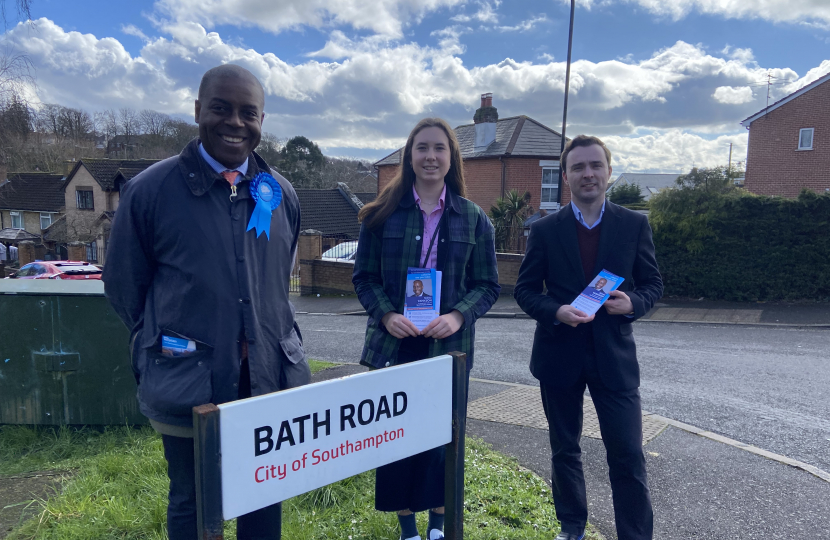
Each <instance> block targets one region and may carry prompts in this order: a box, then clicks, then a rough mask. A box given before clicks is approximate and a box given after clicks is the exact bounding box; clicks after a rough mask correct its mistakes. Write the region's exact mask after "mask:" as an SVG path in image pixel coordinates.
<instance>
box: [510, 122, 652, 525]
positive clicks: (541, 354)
mask: <svg viewBox="0 0 830 540" xmlns="http://www.w3.org/2000/svg"><path fill="white" fill-rule="evenodd" d="M610 161H611V152H610V151H609V150H608V149H607V148H606V146H605V144H603V143H602V141H600V140H599V139H597V138H596V137H587V136H584V135H580V136H578V137H576V138H575V139H573V140H572V141H570V142H569V143H568V145H567V146H566V147H565V150H564V152H563V153H562V158H561V166H562V167H563V171H564V174H563V177H564V180H565V182H566V183H567V184H568V186H569V187H570V190H571V195H572V202H571V203H570V204H568V205H567V206H565V207H563V208H562V209H561V210H560V211H559V212H557V213H556V214H553V215H550V216H547V217H545V218H543V219H540V220H539V221H537V222H536V223H534V224H533V226H532V227H531V230H530V237H529V238H528V243H527V254H526V255H525V259H524V261H523V262H522V266H521V269H520V271H519V278H518V280H517V282H516V288H515V293H514V295H515V297H516V301H517V302H518V304H519V306H521V308H522V309H523V310H524V311H525V312H526V313H527V314H528V315H530V316H531V317H533V318H534V319H536V321H537V324H536V334H535V337H534V341H533V352H532V354H531V359H530V371H531V373H533V376H534V377H536V378H537V379H539V382H540V386H541V392H542V404H543V405H544V408H545V414H546V416H547V419H548V425H549V427H550V444H551V450H552V454H553V456H552V464H553V467H552V476H553V478H552V480H553V482H552V483H553V500H554V504H555V506H556V514H557V518H558V519H559V521H560V523H561V524H562V533H561V534H560V535H559V536H557V537H556V540H579V539H581V538H582V537H583V535H584V531H585V524H586V522H587V519H588V506H587V499H586V496H585V478H584V476H583V472H582V459H581V449H580V446H579V439H580V436H581V434H582V402H583V394H584V392H585V388H586V386H587V388H588V390H589V391H590V393H591V399H592V400H593V402H594V405H595V407H596V410H597V416H598V417H599V424H600V430H601V432H602V440H603V443H604V444H605V449H606V451H607V454H608V465H609V476H610V479H611V489H612V493H613V501H614V514H615V521H616V525H617V535H618V538H619V539H620V540H635V539H636V540H641V539H651V538H652V531H653V513H652V508H651V498H650V496H649V490H648V485H647V482H646V466H645V457H644V455H643V447H642V440H643V429H642V410H641V408H640V392H639V389H638V388H639V385H640V373H639V366H638V364H637V356H636V350H635V345H634V337H633V336H632V328H631V323H632V322H634V321H635V320H637V319H638V318H639V317H642V316H643V315H645V314H646V313H647V312H648V311H649V310H650V309H651V307H652V306H653V305H654V302H655V301H657V299H659V298H660V296H661V295H662V294H663V282H662V279H661V278H660V272H659V271H658V269H657V262H656V260H655V258H654V244H653V242H652V238H651V228H650V227H649V224H648V220H647V219H646V217H645V216H644V215H642V214H639V213H636V212H632V211H631V210H627V209H625V208H622V207H620V206H617V205H615V204H613V203H611V202H608V201H606V200H605V190H606V188H607V186H608V179H609V177H610V176H611V165H610ZM603 269H605V270H608V271H609V272H612V273H614V274H616V275H618V276H621V277H623V278H624V279H625V281H623V283H622V285H621V286H620V287H619V289H617V290H616V291H612V292H611V293H609V294H610V295H611V297H610V298H609V299H608V301H607V302H606V303H605V304H604V306H603V307H604V309H603V308H600V310H599V311H598V312H597V313H596V314H595V315H588V314H586V313H584V312H582V311H580V310H578V309H576V308H574V307H573V306H571V305H569V304H570V303H571V302H572V301H573V300H574V299H575V298H576V297H577V295H579V293H581V292H582V291H583V290H584V289H585V287H587V286H588V284H589V283H590V282H591V280H592V279H593V278H594V277H595V276H596V275H597V274H598V273H599V272H600V270H603ZM545 289H547V290H545Z"/></svg>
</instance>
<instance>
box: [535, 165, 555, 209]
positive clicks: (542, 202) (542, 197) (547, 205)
mask: <svg viewBox="0 0 830 540" xmlns="http://www.w3.org/2000/svg"><path fill="white" fill-rule="evenodd" d="M540 165H542V178H541V180H540V181H541V182H542V189H541V190H540V196H539V209H540V210H555V209H557V208H559V203H557V202H556V201H555V200H554V201H552V202H551V201H548V202H545V190H546V189H547V190H552V191H553V192H554V193H556V192H557V191H558V189H559V162H553V163H548V162H546V163H544V164H542V163H540ZM545 171H552V173H553V178H554V183H553V185H551V184H545V183H544V181H545ZM557 195H558V194H557Z"/></svg>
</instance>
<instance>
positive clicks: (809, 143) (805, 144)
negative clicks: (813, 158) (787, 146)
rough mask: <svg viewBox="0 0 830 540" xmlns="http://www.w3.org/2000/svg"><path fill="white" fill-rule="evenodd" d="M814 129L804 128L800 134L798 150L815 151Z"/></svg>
mask: <svg viewBox="0 0 830 540" xmlns="http://www.w3.org/2000/svg"><path fill="white" fill-rule="evenodd" d="M813 129H815V128H804V129H802V130H801V131H799V132H798V149H799V150H812V149H813Z"/></svg>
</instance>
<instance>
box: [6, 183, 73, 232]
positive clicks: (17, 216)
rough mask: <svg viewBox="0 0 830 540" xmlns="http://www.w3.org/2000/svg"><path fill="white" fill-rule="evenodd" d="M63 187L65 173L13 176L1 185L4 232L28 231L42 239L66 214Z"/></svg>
mask: <svg viewBox="0 0 830 540" xmlns="http://www.w3.org/2000/svg"><path fill="white" fill-rule="evenodd" d="M63 187H64V177H63V175H62V174H51V173H41V172H32V173H11V174H9V177H8V181H7V182H4V183H3V184H2V185H0V229H6V228H10V229H24V230H25V231H27V232H29V233H32V234H34V235H37V236H40V235H41V234H42V232H43V231H44V230H45V229H46V228H47V227H49V226H50V225H51V224H52V223H53V222H55V221H57V220H58V218H60V217H61V215H63V209H64V197H63Z"/></svg>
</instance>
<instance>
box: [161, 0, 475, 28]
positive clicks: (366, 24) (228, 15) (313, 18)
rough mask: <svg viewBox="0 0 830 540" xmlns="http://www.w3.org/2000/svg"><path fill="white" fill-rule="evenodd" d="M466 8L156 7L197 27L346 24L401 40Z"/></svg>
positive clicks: (251, 1)
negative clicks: (427, 19) (439, 16)
mask: <svg viewBox="0 0 830 540" xmlns="http://www.w3.org/2000/svg"><path fill="white" fill-rule="evenodd" d="M463 3H464V0H372V1H371V2H367V1H365V0H337V1H335V2H332V1H331V0H279V1H274V0H157V2H156V7H157V8H158V9H159V10H160V11H161V12H162V13H165V14H166V15H168V16H169V17H171V18H172V19H173V20H174V21H178V22H195V23H199V24H201V25H203V26H204V27H206V28H213V27H214V26H216V25H221V24H230V25H235V26H240V27H252V26H256V27H259V28H260V29H262V30H263V31H265V32H273V33H278V32H281V31H283V30H286V29H294V28H300V27H314V28H326V27H334V26H340V25H346V26H350V27H352V28H355V29H358V30H370V31H372V32H374V33H376V34H382V35H386V36H392V37H401V36H403V27H404V26H406V24H407V22H409V21H412V22H417V21H418V20H420V19H421V18H422V17H423V16H424V15H426V14H427V13H430V12H433V11H435V10H437V9H440V8H444V7H452V6H455V5H460V4H463Z"/></svg>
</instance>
